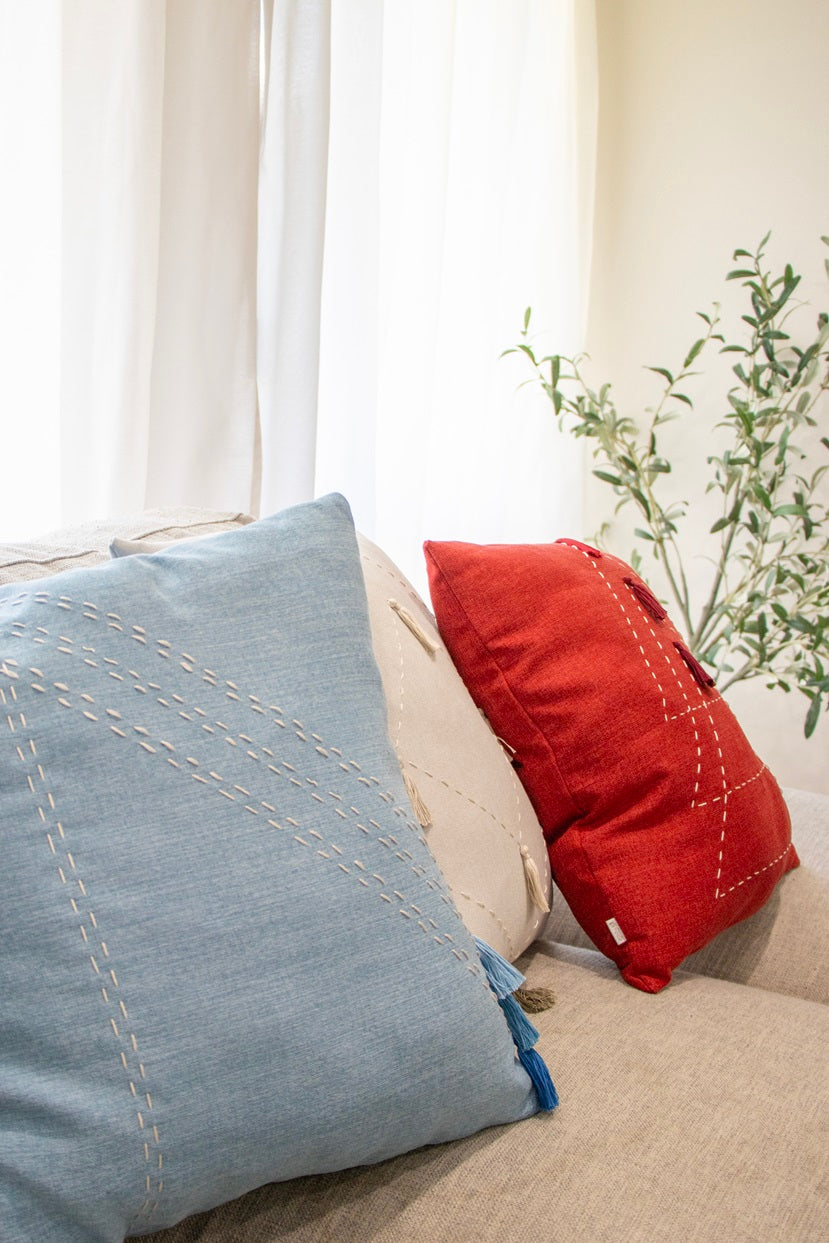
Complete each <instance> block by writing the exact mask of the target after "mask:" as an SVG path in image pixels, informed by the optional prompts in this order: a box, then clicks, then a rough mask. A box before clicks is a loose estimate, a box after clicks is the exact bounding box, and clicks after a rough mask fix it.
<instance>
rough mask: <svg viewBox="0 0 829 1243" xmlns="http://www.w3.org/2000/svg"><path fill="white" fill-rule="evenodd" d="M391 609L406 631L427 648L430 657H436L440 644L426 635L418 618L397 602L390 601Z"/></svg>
mask: <svg viewBox="0 0 829 1243" xmlns="http://www.w3.org/2000/svg"><path fill="white" fill-rule="evenodd" d="M389 608H390V609H391V610H392V612H393V613H396V614H397V616H398V617H399V618H400V620H401V621H402V623H403V625H404V626H405V627H406V629H407V630H410V631H411V632H412V634H413V635H414V637H415V638H416V639H417V641H418V643H419V644H420V645H421V647H423V648H425V650H426V651H427V652H428V653H429V655H430V656H434V654H435V652H437V651H439V650H440V644H439V643H436V642H435V640H434V639H433V638H432V636H431V635H430V634H427V633H426V631H425V630H424V629H423V627H422V626H421V624H420V622H419V621H418V620H417V618H416V617H414V616H413V614H412V613H410V612H409V610H408V609H406V608H404V607H403V605H402V604H399V603H398V601H397V600H389Z"/></svg>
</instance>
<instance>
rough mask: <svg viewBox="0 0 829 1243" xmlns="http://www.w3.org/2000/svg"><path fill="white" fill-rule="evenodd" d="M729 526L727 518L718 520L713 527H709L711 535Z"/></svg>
mask: <svg viewBox="0 0 829 1243" xmlns="http://www.w3.org/2000/svg"><path fill="white" fill-rule="evenodd" d="M730 525H731V523H730V522H729V520H728V518H718V519H717V521H716V522H715V523H714V525H713V526H712V527H711V534H712V535H716V534H717V532H718V531H722V530H724V529H725V528H726V527H727V526H730Z"/></svg>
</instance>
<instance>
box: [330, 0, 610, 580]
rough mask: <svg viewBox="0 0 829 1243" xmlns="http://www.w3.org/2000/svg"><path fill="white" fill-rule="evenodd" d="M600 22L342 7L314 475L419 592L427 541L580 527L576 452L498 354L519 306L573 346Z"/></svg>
mask: <svg viewBox="0 0 829 1243" xmlns="http://www.w3.org/2000/svg"><path fill="white" fill-rule="evenodd" d="M592 15H593V5H592V3H589V4H588V3H583V2H582V0H558V2H556V3H550V2H549V0H537V2H536V0H523V2H522V3H518V4H516V3H515V2H514V0H485V2H482V0H423V2H422V3H419V4H417V5H412V4H410V3H407V2H406V0H386V3H385V4H383V5H382V6H377V5H372V4H371V3H368V2H367V0H343V2H342V3H340V4H338V5H337V6H336V7H335V12H334V23H333V31H332V125H331V141H330V155H329V166H328V172H329V177H328V193H327V206H328V212H327V222H326V249H325V266H324V272H323V313H322V336H321V345H320V403H319V424H318V443H317V474H316V488H317V491H319V492H324V491H327V490H329V489H331V488H338V489H339V490H340V491H342V492H344V493H345V494H346V495H347V496H349V498H350V500H351V502H352V506H353V508H354V511H355V516H356V518H357V522H358V525H359V526H360V527H361V528H362V529H363V530H364V531H366V533H367V534H370V535H373V536H374V537H375V538H377V539H378V540H379V542H381V543H382V544H383V546H384V547H385V548H387V549H388V551H389V552H390V553H391V555H392V556H394V557H395V559H396V560H397V561H398V562H399V564H400V565H401V566H402V567H403V568H404V569H405V570H407V572H409V573H410V574H411V575H413V576H414V577H415V578H417V579H419V580H420V584H421V585H422V581H423V580H422V572H421V570H420V566H421V556H420V543H421V541H422V539H423V538H424V537H425V536H427V535H428V536H430V537H433V538H457V539H469V540H476V541H477V540H480V541H506V540H533V539H549V538H551V537H553V536H555V535H558V534H560V533H561V532H562V531H566V530H573V529H577V528H578V527H580V524H581V478H580V475H581V466H580V463H581V449H580V446H578V445H574V444H572V443H569V442H568V441H567V440H565V438H563V437H560V436H559V435H558V434H557V432H556V430H555V429H554V427H553V420H552V418H551V410H550V408H549V405H548V403H546V401H545V399H543V398H539V395H537V394H533V393H531V392H530V391H529V390H524V391H523V392H521V393H517V392H516V389H517V387H518V386H519V384H520V383H521V381H522V380H524V379H525V378H526V376H527V373H526V372H525V371H522V370H521V369H520V368H519V367H517V366H516V364H515V362H514V360H512V359H508V360H503V361H499V355H500V353H501V351H503V350H504V349H505V348H507V347H508V346H510V345H511V344H513V343H514V342H515V341H516V340H517V338H518V334H519V332H520V329H521V324H522V319H523V312H524V308H525V307H526V306H527V305H528V304H532V305H533V308H534V322H535V324H536V326H537V327H538V328H544V329H546V330H547V331H548V333H549V338H548V339H549V341H550V344H551V346H552V345H554V346H555V348H556V349H558V350H562V351H573V350H578V349H579V348H580V346H581V344H582V340H583V331H584V323H585V318H586V297H585V294H586V287H587V274H588V271H589V253H590V237H591V234H592V182H593V169H594V159H595V124H596V68H595V32H593V33H592V36H591V19H592ZM355 30H358V31H359V37H357V38H355V37H354V34H355Z"/></svg>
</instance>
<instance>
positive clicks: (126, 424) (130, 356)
mask: <svg viewBox="0 0 829 1243" xmlns="http://www.w3.org/2000/svg"><path fill="white" fill-rule="evenodd" d="M258 46H259V8H258V3H257V0H235V2H234V4H233V5H232V6H229V5H227V4H225V3H223V0H167V2H165V0H122V2H121V3H119V4H117V5H113V4H111V3H109V0H64V4H63V38H62V47H63V58H62V63H63V90H62V151H63V178H62V209H63V215H62V271H61V305H62V349H61V467H62V469H61V477H62V488H63V495H62V519H63V520H64V521H71V520H76V519H78V520H80V519H82V518H84V517H87V516H88V515H89V514H91V513H98V514H108V513H113V512H118V511H124V510H138V509H142V508H144V507H145V506H147V505H164V504H199V505H205V506H215V507H216V508H220V509H224V508H228V509H232V508H240V507H242V508H244V507H247V505H248V504H249V500H250V492H251V481H252V459H253V442H254V431H255V420H256V196H257V185H258V134H259V119H258V118H259V55H258Z"/></svg>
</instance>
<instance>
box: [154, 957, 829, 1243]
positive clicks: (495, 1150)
mask: <svg viewBox="0 0 829 1243" xmlns="http://www.w3.org/2000/svg"><path fill="white" fill-rule="evenodd" d="M519 965H521V966H522V969H524V970H525V971H526V973H527V981H528V984H530V985H538V986H544V985H546V986H551V987H553V988H554V989H555V992H556V997H557V1001H556V1004H555V1006H554V1007H553V1008H552V1009H551V1010H549V1011H547V1012H546V1013H544V1014H539V1015H536V1016H534V1018H535V1021H536V1023H537V1025H538V1026H539V1028H540V1029H541V1033H542V1034H541V1041H540V1043H539V1048H540V1049H541V1050H542V1052H543V1051H544V1050H545V1049H546V1050H547V1051H551V1050H553V1049H555V1055H556V1068H557V1080H558V1082H559V1086H560V1088H561V1089H562V1092H561V1100H562V1103H561V1105H560V1107H559V1109H558V1110H557V1112H556V1114H554V1115H552V1116H550V1117H547V1116H543V1115H539V1116H538V1117H537V1118H534V1119H532V1120H531V1121H529V1122H527V1123H523V1124H522V1125H521V1126H518V1127H504V1128H499V1129H496V1130H492V1131H488V1132H486V1133H482V1134H480V1135H478V1136H475V1137H474V1138H471V1139H466V1140H462V1141H460V1142H458V1143H455V1144H451V1145H448V1146H446V1147H443V1148H439V1149H430V1150H428V1151H427V1150H424V1151H420V1152H416V1153H410V1154H409V1155H407V1156H402V1157H398V1158H396V1159H395V1160H394V1161H390V1162H386V1163H385V1164H383V1165H380V1166H376V1167H374V1168H372V1169H362V1170H352V1171H348V1172H346V1173H340V1174H333V1175H327V1176H325V1177H322V1178H311V1179H300V1180H297V1181H294V1182H291V1183H288V1184H283V1185H281V1186H271V1187H266V1188H262V1189H261V1190H259V1191H257V1192H255V1193H254V1194H252V1195H250V1196H246V1197H244V1198H243V1199H241V1200H239V1201H237V1202H236V1203H234V1204H231V1205H227V1206H225V1207H224V1208H222V1209H219V1210H217V1211H216V1212H215V1213H212V1214H209V1215H204V1216H201V1217H198V1218H196V1219H194V1220H192V1221H190V1222H186V1223H183V1224H182V1225H181V1226H180V1227H179V1228H177V1229H176V1230H174V1231H172V1232H169V1233H163V1234H159V1235H158V1236H156V1237H155V1238H154V1240H153V1243H196V1241H197V1240H198V1243H319V1240H321V1239H326V1240H328V1239H331V1240H340V1239H342V1240H345V1239H355V1240H356V1239H370V1240H371V1243H521V1241H523V1240H528V1239H532V1240H562V1243H574V1241H575V1240H581V1239H583V1240H589V1243H676V1241H677V1240H680V1239H687V1240H692V1241H693V1243H723V1241H724V1240H728V1243H757V1240H763V1243H823V1240H824V1239H825V1238H826V1226H827V1203H826V1180H827V1178H829V1133H827V1119H828V1118H829V1067H827V1060H826V1048H827V1041H829V1009H827V1008H826V1007H824V1006H819V1005H815V1004H814V1003H811V1002H805V1001H799V1000H797V999H794V998H790V997H780V996H776V995H775V994H772V993H767V992H764V991H762V990H760V989H752V988H746V987H745V986H743V985H735V984H730V983H727V982H722V981H719V980H711V979H706V978H704V977H701V976H694V975H691V974H688V973H686V972H684V971H681V970H680V971H677V973H676V976H675V980H674V985H673V986H672V987H671V988H669V989H666V990H665V991H664V992H662V993H660V994H659V996H657V997H652V996H647V995H645V994H643V993H641V992H637V991H635V990H633V989H630V988H627V987H626V986H625V984H624V983H623V982H622V981H621V979H620V978H619V977H618V975H617V974H616V972H615V969H614V968H613V967H612V966H611V965H610V964H609V963H608V962H607V960H606V959H603V958H602V957H601V956H600V955H599V954H598V953H596V952H595V951H591V950H580V949H573V948H567V947H563V946H558V945H555V944H554V943H552V942H548V941H543V942H541V943H539V944H538V946H537V947H534V949H533V950H531V951H530V953H529V954H528V955H526V956H525V957H524V958H523V959H521V960H519Z"/></svg>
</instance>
